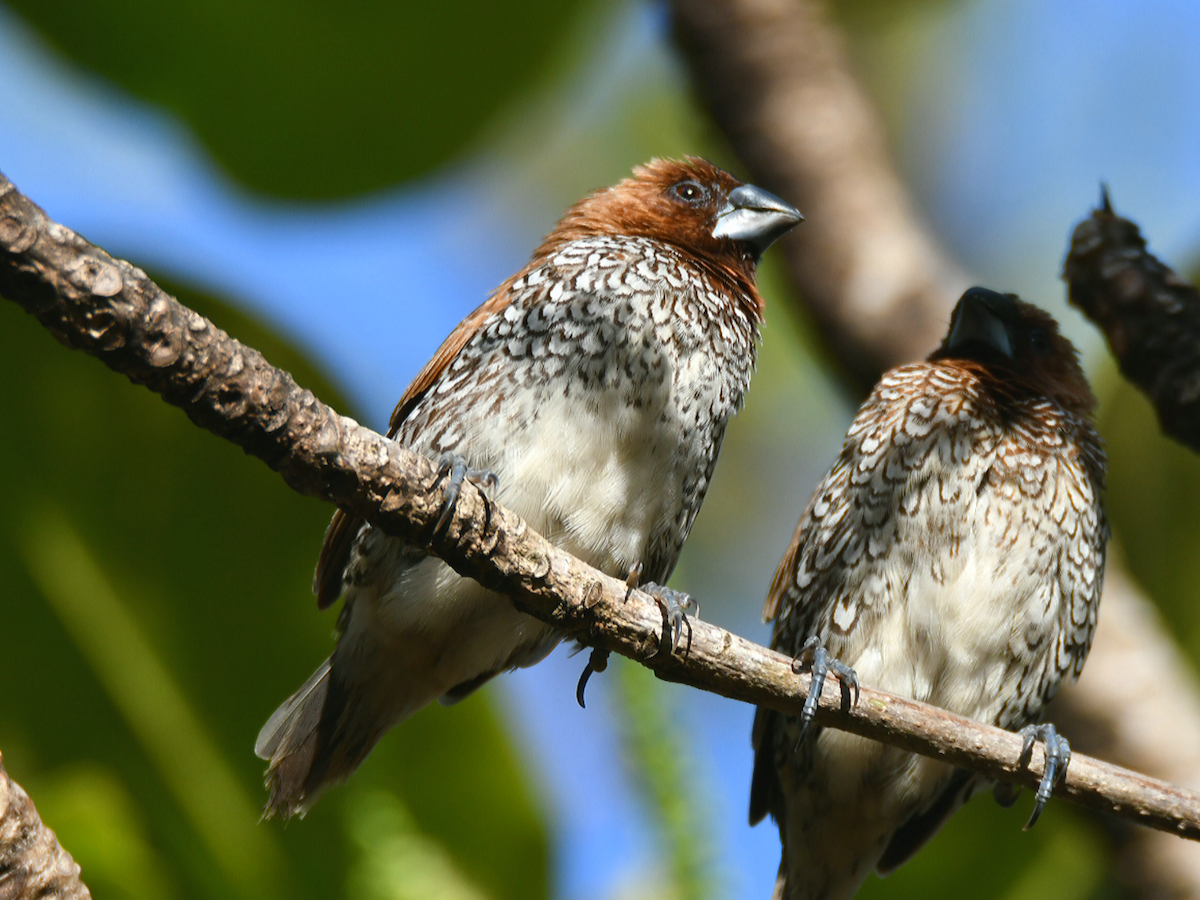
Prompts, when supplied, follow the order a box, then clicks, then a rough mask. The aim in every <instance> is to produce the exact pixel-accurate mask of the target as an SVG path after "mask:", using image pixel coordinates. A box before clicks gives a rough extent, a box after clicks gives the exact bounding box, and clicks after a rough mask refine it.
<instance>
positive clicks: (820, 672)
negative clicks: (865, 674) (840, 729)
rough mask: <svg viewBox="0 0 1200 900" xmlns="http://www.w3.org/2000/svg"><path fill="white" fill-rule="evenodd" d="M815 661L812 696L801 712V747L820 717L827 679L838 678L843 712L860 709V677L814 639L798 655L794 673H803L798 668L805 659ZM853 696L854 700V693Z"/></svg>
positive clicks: (807, 699)
mask: <svg viewBox="0 0 1200 900" xmlns="http://www.w3.org/2000/svg"><path fill="white" fill-rule="evenodd" d="M806 656H809V657H811V663H810V665H809V671H810V672H811V673H812V680H811V682H810V683H809V687H808V696H807V697H805V698H804V708H803V709H801V710H800V738H799V740H798V741H797V742H796V745H797V746H799V745H800V744H801V743H803V742H804V738H805V737H806V736H807V735H808V726H809V725H810V724H811V723H812V720H813V717H814V716H815V715H816V713H817V704H818V703H819V702H820V700H821V691H823V690H824V689H825V678H826V677H827V676H828V675H829V674H830V673H831V672H832V673H833V675H834V677H835V678H837V680H838V684H839V686H840V687H841V690H842V709H843V710H847V711H849V710H850V709H853V708H854V707H855V706H857V705H858V697H859V685H858V673H857V672H855V671H854V669H852V668H851V667H850V666H848V665H846V664H845V663H843V662H841V661H840V660H837V659H834V658H833V657H832V656H830V655H829V651H828V650H826V649H825V645H824V644H822V643H821V639H820V638H818V637H816V636H815V635H814V636H813V637H810V638H809V639H808V640H806V641H805V642H804V644H803V645H802V646H801V647H800V652H799V653H797V654H796V656H795V659H793V661H792V668H793V670H794V671H800V670H799V668H798V666H800V665H802V661H803V659H804V657H806ZM852 692H853V698H851V693H852Z"/></svg>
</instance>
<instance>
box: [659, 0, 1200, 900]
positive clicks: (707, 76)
mask: <svg viewBox="0 0 1200 900" xmlns="http://www.w3.org/2000/svg"><path fill="white" fill-rule="evenodd" d="M671 6H672V11H673V13H674V19H675V28H676V33H677V34H678V35H679V37H680V40H681V42H682V44H683V45H684V50H685V52H686V53H687V55H688V57H689V62H690V64H691V70H692V76H693V83H694V85H695V88H696V91H697V93H698V95H699V97H700V99H701V101H702V102H703V103H704V104H705V106H706V108H707V110H708V112H709V114H710V115H711V116H712V118H713V119H714V121H715V122H716V123H717V124H718V125H719V126H720V127H721V129H722V130H723V132H724V134H725V136H726V138H727V139H728V140H729V142H730V144H731V145H732V149H733V151H734V153H735V154H736V155H737V156H738V158H739V159H741V160H742V162H743V163H745V164H746V166H747V168H748V169H749V172H750V175H751V176H752V178H753V180H754V181H755V182H756V183H759V184H762V185H764V186H767V187H770V188H772V189H773V190H776V191H777V192H779V193H781V194H782V196H785V197H788V198H789V199H791V200H794V201H796V202H797V203H798V204H799V206H800V208H801V209H802V210H803V211H804V212H805V214H807V215H808V216H809V218H810V220H811V221H812V222H813V223H814V225H815V224H816V223H820V229H818V228H816V227H814V228H812V229H811V230H810V229H809V228H808V227H803V228H799V229H797V230H796V232H795V233H794V234H793V235H792V236H789V238H788V239H787V240H785V241H782V242H781V243H780V247H779V250H780V252H782V253H785V254H787V258H788V271H789V274H790V275H791V277H792V280H793V283H794V284H795V285H796V286H797V288H798V292H797V293H796V296H795V299H796V301H797V302H798V303H799V305H800V306H801V307H802V314H807V315H809V316H811V318H812V319H813V320H814V322H815V323H816V324H817V326H818V333H819V334H820V336H821V337H822V339H823V340H824V341H825V342H826V344H827V346H828V348H829V350H830V351H831V355H832V356H833V357H834V359H835V361H836V362H837V363H838V364H840V366H841V368H842V370H843V372H846V373H849V374H850V375H851V376H852V378H853V380H854V382H855V383H856V384H857V385H858V386H859V388H860V389H863V391H864V392H865V388H866V387H868V386H870V385H871V384H873V383H874V380H875V379H876V378H877V377H878V375H879V374H880V373H881V372H882V371H883V370H884V369H886V368H888V367H890V366H893V365H896V364H898V363H902V362H909V361H911V360H913V359H916V358H918V357H920V356H923V355H924V354H925V353H926V352H928V350H929V349H930V348H932V347H933V346H935V345H936V343H937V341H938V339H939V338H940V336H941V334H942V332H943V330H944V327H945V322H947V321H948V319H949V313H950V309H951V307H952V306H953V304H954V301H955V299H956V298H957V296H958V294H959V293H960V292H961V290H962V288H963V287H964V286H965V285H966V284H968V283H970V281H971V280H973V279H970V277H969V276H964V275H963V274H962V273H961V270H960V269H959V267H958V266H957V265H956V264H955V263H954V262H953V261H951V260H950V259H949V257H948V256H947V255H946V253H945V252H944V251H943V250H942V249H941V247H940V245H939V243H938V241H937V240H936V239H935V238H934V236H933V235H932V234H930V233H929V232H928V230H927V229H926V227H925V225H924V223H923V222H922V221H921V220H920V219H919V217H918V216H917V215H916V213H915V208H914V205H913V204H912V203H911V201H910V200H909V199H908V196H907V189H906V188H905V187H904V185H903V182H902V181H901V180H900V178H899V177H898V176H897V175H896V174H895V172H894V170H893V169H892V166H891V163H890V161H889V159H888V156H887V152H886V147H885V138H884V129H883V127H882V124H881V122H880V121H879V117H878V115H877V114H876V113H875V110H874V108H873V104H872V103H871V101H870V100H869V98H868V97H867V96H866V94H865V92H864V91H862V89H861V88H860V87H859V86H858V85H857V83H856V81H855V78H854V76H853V73H852V72H851V71H850V66H849V64H848V60H847V55H846V52H845V49H844V47H843V42H842V38H841V36H840V35H839V34H838V32H837V30H836V29H835V28H833V27H832V26H831V25H830V24H829V22H828V20H827V16H826V14H825V13H824V11H823V6H824V4H821V3H819V2H816V0H671ZM1129 622H1136V623H1137V625H1138V627H1137V629H1136V635H1137V639H1136V641H1130V640H1127V639H1126V638H1127V636H1126V635H1124V634H1122V633H1121V628H1122V627H1123V626H1124V625H1125V624H1127V623H1129ZM1151 672H1152V673H1154V678H1153V679H1151V678H1147V677H1143V674H1144V673H1151ZM1113 685H1120V686H1121V689H1120V691H1119V692H1118V693H1117V694H1114V693H1112V691H1111V687H1112V686H1113ZM1198 694H1200V689H1198V685H1197V679H1196V675H1195V673H1194V671H1193V670H1192V669H1191V668H1190V667H1189V666H1188V665H1187V663H1186V661H1185V660H1183V657H1182V655H1181V653H1180V651H1179V648H1178V646H1177V644H1176V642H1175V640H1174V639H1173V638H1172V636H1171V635H1170V634H1169V633H1168V632H1167V630H1166V629H1165V628H1164V627H1163V625H1162V622H1161V620H1160V619H1159V617H1158V616H1157V613H1156V611H1155V609H1154V607H1153V604H1151V603H1150V601H1149V600H1148V599H1147V598H1146V597H1145V596H1144V595H1143V594H1141V592H1139V591H1137V590H1134V589H1132V585H1131V583H1130V582H1129V580H1128V578H1126V577H1123V573H1122V571H1121V569H1120V565H1119V561H1118V560H1115V559H1110V560H1109V565H1108V575H1107V578H1106V585H1105V592H1104V599H1103V601H1102V614H1101V616H1100V624H1099V627H1098V629H1097V633H1096V642H1095V645H1094V646H1093V648H1092V653H1091V656H1090V658H1089V660H1088V664H1087V668H1086V669H1085V670H1084V674H1083V678H1082V679H1081V680H1080V681H1079V682H1078V683H1077V684H1075V685H1070V686H1068V687H1067V688H1065V689H1064V690H1062V691H1060V693H1059V696H1058V697H1057V698H1056V699H1055V702H1054V716H1055V718H1056V720H1058V721H1059V722H1060V724H1061V723H1062V721H1063V720H1064V719H1065V720H1066V724H1067V726H1068V728H1069V730H1070V731H1072V732H1082V733H1086V735H1087V738H1088V739H1090V740H1091V746H1092V747H1097V748H1104V751H1103V752H1104V753H1105V755H1112V756H1114V757H1115V758H1117V759H1118V760H1119V761H1121V762H1123V763H1124V764H1126V765H1130V766H1132V767H1134V768H1137V769H1139V770H1142V771H1148V772H1153V773H1155V774H1156V775H1159V776H1163V777H1168V778H1172V779H1174V780H1177V781H1183V780H1184V779H1185V778H1186V779H1189V780H1190V779H1193V778H1195V773H1196V772H1198V771H1200V742H1195V743H1189V742H1187V741H1186V740H1179V739H1178V735H1179V734H1180V731H1181V729H1182V732H1183V733H1190V732H1191V731H1192V730H1194V727H1200V703H1198V702H1197V696H1198ZM1135 698H1136V706H1135V705H1134V699H1135ZM1135 709H1136V711H1137V715H1136V717H1135V718H1136V721H1137V723H1138V726H1137V728H1136V729H1134V728H1131V727H1130V720H1131V711H1133V710H1135ZM1168 746H1169V747H1171V748H1172V753H1171V754H1170V755H1171V759H1170V760H1169V765H1168V764H1167V763H1168V760H1165V759H1164V754H1163V752H1162V748H1164V747H1168ZM1133 831H1134V830H1133V829H1128V830H1127V831H1120V832H1116V831H1114V839H1115V843H1116V845H1117V847H1116V850H1117V855H1118V856H1119V857H1122V858H1130V859H1132V860H1135V862H1134V863H1133V864H1131V865H1122V872H1121V875H1122V877H1123V878H1126V879H1127V880H1128V881H1129V883H1130V884H1133V885H1135V886H1136V887H1137V888H1138V889H1140V892H1141V893H1143V894H1144V895H1146V896H1154V897H1164V896H1172V897H1176V896H1178V897H1183V896H1191V897H1195V896H1200V854H1198V853H1197V852H1196V848H1195V847H1193V846H1191V845H1186V844H1181V843H1180V842H1179V841H1172V840H1171V839H1170V838H1169V837H1167V836H1166V835H1164V834H1161V833H1158V832H1150V831H1145V830H1138V833H1137V834H1132V832H1133Z"/></svg>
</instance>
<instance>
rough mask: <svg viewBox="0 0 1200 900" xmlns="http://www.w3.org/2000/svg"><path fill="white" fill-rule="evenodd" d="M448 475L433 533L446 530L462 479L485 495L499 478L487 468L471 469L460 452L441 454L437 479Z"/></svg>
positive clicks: (452, 515) (456, 501)
mask: <svg viewBox="0 0 1200 900" xmlns="http://www.w3.org/2000/svg"><path fill="white" fill-rule="evenodd" d="M447 475H449V476H450V483H449V484H448V485H446V495H445V500H444V501H443V502H442V513H441V515H439V516H438V520H437V523H436V524H435V525H434V526H433V533H434V535H435V536H436V535H439V534H441V533H442V532H443V531H445V530H446V526H447V525H449V524H450V520H451V519H452V518H453V517H454V507H455V504H457V503H458V495H459V493H460V492H461V491H462V486H463V482H464V481H470V482H471V483H472V484H474V485H477V486H478V487H479V488H480V490H482V491H483V492H484V494H485V495H487V494H488V493H490V492H491V491H494V490H495V489H496V485H498V484H499V483H500V482H499V479H497V478H496V475H495V473H494V472H489V471H488V470H487V469H472V468H471V467H470V466H469V465H468V464H467V458H466V457H465V456H463V455H462V454H461V453H445V454H443V455H442V459H441V461H440V462H439V463H438V480H439V481H440V480H441V479H443V478H445V477H446V476H447Z"/></svg>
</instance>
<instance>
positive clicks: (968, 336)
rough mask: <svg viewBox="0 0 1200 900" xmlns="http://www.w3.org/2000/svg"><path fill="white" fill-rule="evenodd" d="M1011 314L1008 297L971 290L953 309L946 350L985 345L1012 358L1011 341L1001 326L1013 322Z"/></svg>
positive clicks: (980, 290) (980, 289) (1006, 331)
mask: <svg viewBox="0 0 1200 900" xmlns="http://www.w3.org/2000/svg"><path fill="white" fill-rule="evenodd" d="M1013 314H1014V312H1013V302H1012V299H1011V298H1010V297H1007V296H1005V295H1004V294H998V293H996V292H995V291H989V290H988V289H987V288H981V287H974V288H971V289H970V290H969V291H967V292H966V293H965V294H963V295H962V299H960V300H959V301H958V306H956V307H955V308H954V318H953V320H952V321H951V324H950V334H949V336H948V337H947V338H946V349H948V350H958V349H960V348H961V347H963V346H965V345H966V344H970V343H977V344H986V345H987V346H989V347H991V348H992V349H994V350H996V351H997V352H998V353H1002V354H1003V355H1004V356H1007V357H1008V358H1009V359H1012V355H1013V348H1012V341H1011V340H1010V339H1009V336H1008V326H1007V325H1005V324H1004V323H1005V320H1008V319H1012V318H1013Z"/></svg>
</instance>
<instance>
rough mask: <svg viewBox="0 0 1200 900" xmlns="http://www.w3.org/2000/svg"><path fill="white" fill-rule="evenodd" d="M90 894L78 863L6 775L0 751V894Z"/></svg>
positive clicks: (21, 899)
mask: <svg viewBox="0 0 1200 900" xmlns="http://www.w3.org/2000/svg"><path fill="white" fill-rule="evenodd" d="M91 896H92V895H91V894H90V893H89V892H88V889H87V888H86V887H85V886H84V884H83V882H82V881H80V880H79V866H78V865H77V864H76V863H75V860H73V859H71V854H69V853H67V851H66V850H64V849H63V848H62V847H61V846H59V843H58V838H57V837H55V836H54V832H53V831H51V830H50V829H49V828H47V827H46V826H45V825H44V824H43V823H42V820H41V819H40V818H38V814H37V810H36V809H34V808H33V801H32V800H30V799H29V797H28V796H27V795H26V794H25V792H24V791H23V790H21V786H20V785H19V784H17V783H16V782H14V781H13V780H12V779H11V778H9V777H8V772H6V771H5V770H4V757H3V755H0V898H3V900H35V898H39V897H59V898H63V900H89V898H90V897H91Z"/></svg>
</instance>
